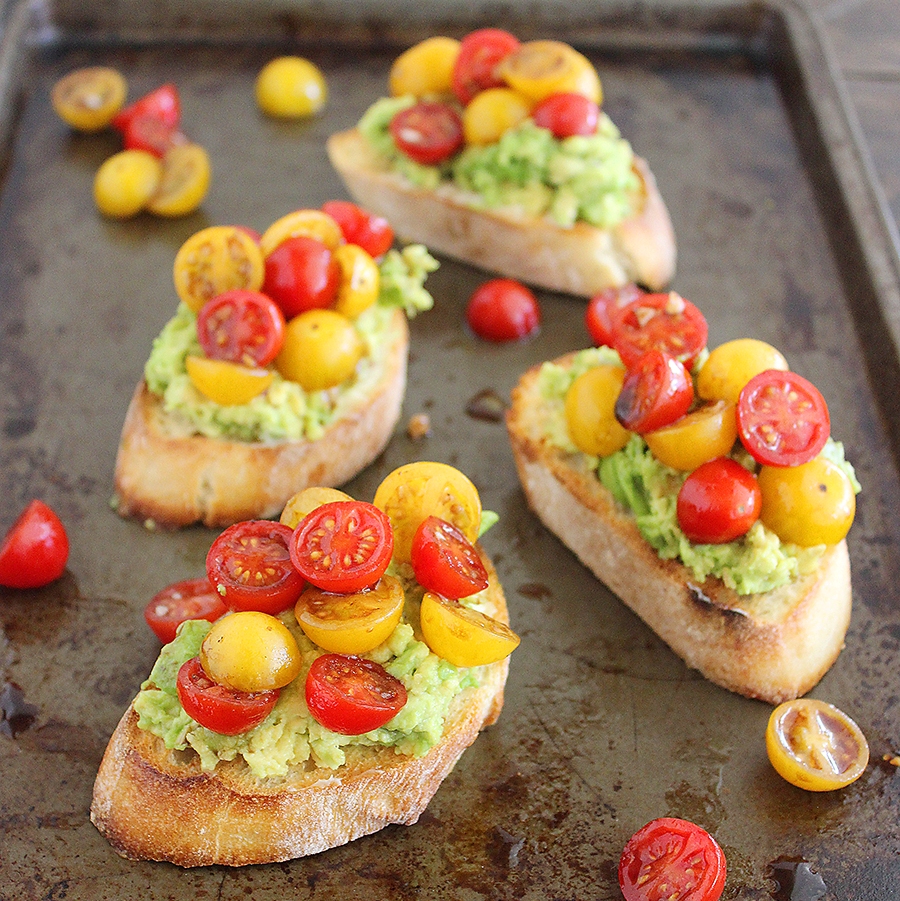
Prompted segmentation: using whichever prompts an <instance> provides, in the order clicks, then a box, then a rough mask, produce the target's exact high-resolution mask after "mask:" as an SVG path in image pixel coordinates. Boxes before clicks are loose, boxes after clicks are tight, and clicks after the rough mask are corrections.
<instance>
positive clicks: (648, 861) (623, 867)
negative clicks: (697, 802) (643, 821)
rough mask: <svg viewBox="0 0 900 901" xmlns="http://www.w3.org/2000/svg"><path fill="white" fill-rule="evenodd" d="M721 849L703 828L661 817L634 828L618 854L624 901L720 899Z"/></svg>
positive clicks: (722, 884)
mask: <svg viewBox="0 0 900 901" xmlns="http://www.w3.org/2000/svg"><path fill="white" fill-rule="evenodd" d="M725 873H726V864H725V854H724V853H723V851H722V849H721V848H720V847H719V845H718V843H717V842H716V840H715V839H714V838H713V837H712V836H711V835H710V834H709V833H708V832H707V831H706V830H705V829H703V828H701V827H700V826H697V825H696V824H695V823H691V822H689V821H688V820H680V819H677V818H676V817H661V818H660V819H658V820H651V821H650V822H649V823H647V825H646V826H643V827H642V828H640V829H638V831H637V832H635V834H634V835H632V836H631V838H630V839H629V840H628V843H627V844H626V845H625V849H624V851H622V856H621V858H620V859H619V886H620V888H621V889H622V894H623V895H624V896H625V901H718V898H720V897H721V895H722V890H723V889H724V888H725Z"/></svg>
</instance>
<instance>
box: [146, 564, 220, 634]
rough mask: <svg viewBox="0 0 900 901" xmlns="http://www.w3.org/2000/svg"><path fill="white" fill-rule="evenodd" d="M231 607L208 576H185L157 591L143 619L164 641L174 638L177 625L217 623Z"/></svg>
mask: <svg viewBox="0 0 900 901" xmlns="http://www.w3.org/2000/svg"><path fill="white" fill-rule="evenodd" d="M227 612H228V608H227V607H226V606H225V604H224V602H223V601H222V596H221V595H220V594H219V592H218V591H216V589H215V586H214V585H213V584H212V582H210V581H209V579H208V578H206V576H202V577H201V578H199V579H184V580H183V581H181V582H173V583H172V584H171V585H168V586H166V587H165V588H163V590H162V591H159V592H157V593H156V594H155V595H154V596H153V598H152V599H151V600H150V603H148V604H147V606H146V607H145V608H144V619H145V620H146V622H147V625H148V626H149V627H150V628H151V629H152V630H153V632H154V634H155V635H156V637H157V638H158V639H159V640H160V641H161V642H162V643H163V644H168V643H169V642H170V641H174V639H175V635H176V633H177V632H178V627H179V626H180V625H181V624H182V623H183V622H184V621H185V620H189V619H205V620H206V621H207V622H210V623H211V622H215V620H217V619H218V618H219V617H220V616H224V615H225V614H226V613H227Z"/></svg>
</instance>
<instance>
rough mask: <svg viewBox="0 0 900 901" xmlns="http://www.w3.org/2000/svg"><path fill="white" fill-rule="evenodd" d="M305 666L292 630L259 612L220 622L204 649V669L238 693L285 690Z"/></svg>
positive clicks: (234, 614) (232, 615) (207, 639)
mask: <svg viewBox="0 0 900 901" xmlns="http://www.w3.org/2000/svg"><path fill="white" fill-rule="evenodd" d="M302 664H303V660H302V657H301V656H300V649H299V648H298V647H297V640H296V639H295V638H294V636H293V635H291V630H290V629H288V627H287V626H286V625H285V624H284V623H283V622H282V621H281V620H280V619H276V618H275V617H274V616H270V615H269V614H268V613H260V612H259V611H257V610H242V611H239V612H237V613H229V614H227V615H226V616H223V617H222V618H221V619H218V620H216V622H215V623H213V627H212V629H210V630H209V634H208V635H207V636H206V638H204V639H203V644H202V645H201V646H200V665H201V666H202V667H203V669H204V671H205V672H206V674H207V675H208V676H209V677H210V679H212V680H213V681H214V682H218V683H219V684H220V685H225V686H227V687H228V688H235V689H237V690H238V691H270V690H271V689H273V688H283V687H284V686H285V685H287V684H288V683H289V682H293V680H294V679H295V678H296V677H297V675H298V674H299V672H300V668H301V666H302Z"/></svg>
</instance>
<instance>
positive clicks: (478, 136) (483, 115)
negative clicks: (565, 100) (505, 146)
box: [462, 88, 531, 145]
mask: <svg viewBox="0 0 900 901" xmlns="http://www.w3.org/2000/svg"><path fill="white" fill-rule="evenodd" d="M530 115H531V102H530V101H529V100H528V98H527V97H525V96H523V95H522V94H520V93H519V92H518V91H514V90H513V89H512V88H488V89H487V90H485V91H480V92H479V93H477V94H476V95H475V96H474V97H473V98H472V100H471V102H470V103H469V104H468V106H466V108H465V109H464V110H463V114H462V123H463V137H464V138H465V141H466V143H467V144H476V145H484V144H494V143H496V142H497V141H499V140H500V138H501V137H502V136H503V135H504V134H505V133H506V132H507V131H509V130H510V129H511V128H515V127H516V126H517V125H519V124H520V123H521V122H523V121H524V120H525V119H527V118H528V117H529V116H530Z"/></svg>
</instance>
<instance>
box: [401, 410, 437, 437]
mask: <svg viewBox="0 0 900 901" xmlns="http://www.w3.org/2000/svg"><path fill="white" fill-rule="evenodd" d="M406 434H407V435H409V437H410V438H412V439H413V441H418V440H419V439H420V438H427V437H428V435H430V434H431V420H430V419H429V417H428V414H427V413H416V414H415V416H411V417H410V420H409V424H408V425H407V426H406Z"/></svg>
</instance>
